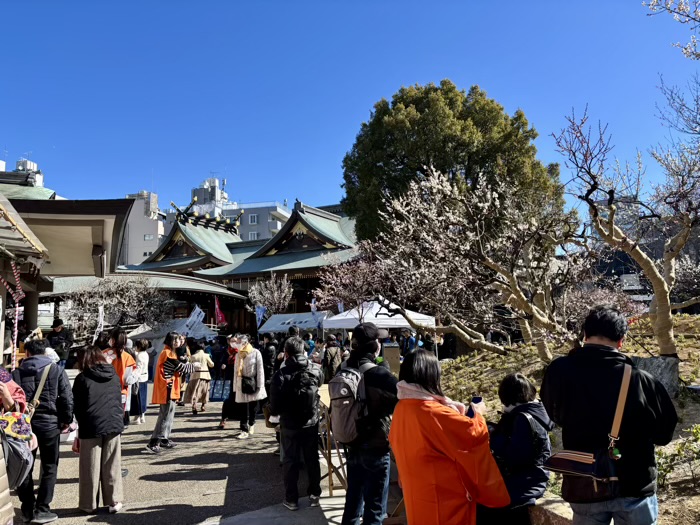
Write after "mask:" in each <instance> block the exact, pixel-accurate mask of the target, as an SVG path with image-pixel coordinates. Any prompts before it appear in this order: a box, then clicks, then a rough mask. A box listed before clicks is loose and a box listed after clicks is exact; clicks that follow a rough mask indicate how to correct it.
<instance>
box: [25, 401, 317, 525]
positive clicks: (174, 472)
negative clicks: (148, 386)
mask: <svg viewBox="0 0 700 525" xmlns="http://www.w3.org/2000/svg"><path fill="white" fill-rule="evenodd" d="M177 410H178V411H177V415H176V417H175V425H174V430H173V434H172V439H173V441H175V442H176V443H178V444H179V446H178V447H177V448H176V449H174V450H171V451H167V452H163V453H161V454H160V455H158V456H154V455H151V454H147V453H146V452H145V451H144V447H145V445H146V443H147V442H148V438H149V437H150V434H151V431H152V429H153V425H154V424H155V419H156V416H155V415H154V413H155V412H154V410H150V411H149V414H148V415H147V416H146V424H145V425H139V426H135V425H131V426H130V427H129V428H128V429H127V430H126V431H125V433H124V434H123V437H122V467H123V468H126V469H128V470H129V474H128V476H127V477H126V478H125V480H124V481H125V484H124V485H125V486H124V490H125V508H124V510H123V511H122V512H121V513H119V514H115V515H110V514H108V513H107V511H106V509H102V510H101V511H100V512H99V513H98V514H96V515H90V516H88V515H85V514H83V513H81V512H80V511H78V510H77V506H78V457H77V455H76V454H74V453H73V452H72V451H71V450H70V445H68V444H64V445H62V450H61V461H60V464H59V468H58V483H57V484H56V494H55V496H54V501H53V505H52V509H53V510H54V511H55V512H56V513H57V514H58V515H59V518H60V519H59V521H58V523H61V524H65V525H78V524H86V523H109V524H114V525H121V524H123V525H127V524H128V525H140V524H153V523H168V524H170V525H189V524H198V523H202V522H204V521H207V520H211V519H213V518H219V517H227V516H235V515H237V514H242V513H244V512H249V511H253V510H258V509H261V508H263V507H266V506H269V505H275V504H279V503H281V502H282V499H283V496H284V489H283V484H282V469H281V467H280V466H279V457H278V456H275V455H273V451H274V450H275V449H276V448H277V442H276V441H275V435H274V431H273V430H272V429H268V428H265V424H264V421H262V420H260V419H259V420H258V423H257V424H256V425H255V430H256V433H255V435H254V436H251V437H250V438H249V439H247V440H238V439H236V438H235V436H236V435H237V434H238V430H237V428H238V424H237V423H229V425H228V426H229V428H230V429H228V430H223V431H222V430H218V429H217V428H216V425H217V424H218V422H219V414H220V410H221V403H212V404H211V405H210V406H209V407H208V411H207V412H206V413H200V414H198V415H196V416H194V415H192V414H191V412H190V411H189V410H186V409H185V407H178V409H177ZM38 474H39V466H38V465H36V466H35V469H34V476H35V479H37V477H38ZM303 479H304V478H303V473H302V480H303ZM300 488H302V489H303V485H302V486H301V487H300ZM13 499H14V502H15V506H16V508H17V509H19V500H18V499H17V498H16V497H14V498H13ZM20 519H21V516H20V514H19V510H17V520H16V522H17V523H21V521H20Z"/></svg>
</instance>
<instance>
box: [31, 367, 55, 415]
mask: <svg viewBox="0 0 700 525" xmlns="http://www.w3.org/2000/svg"><path fill="white" fill-rule="evenodd" d="M52 366H53V365H51V364H49V365H47V366H46V368H44V371H43V372H42V374H41V381H39V386H38V387H37V389H36V392H34V399H32V404H33V405H34V406H38V405H39V397H41V393H42V392H43V391H44V385H46V380H47V379H48V377H49V372H51V367H52Z"/></svg>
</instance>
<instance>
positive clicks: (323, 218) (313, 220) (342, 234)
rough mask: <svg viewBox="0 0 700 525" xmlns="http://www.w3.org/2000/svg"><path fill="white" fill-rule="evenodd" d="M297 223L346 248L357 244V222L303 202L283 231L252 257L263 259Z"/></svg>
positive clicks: (299, 203)
mask: <svg viewBox="0 0 700 525" xmlns="http://www.w3.org/2000/svg"><path fill="white" fill-rule="evenodd" d="M296 222H301V223H302V224H304V225H306V226H307V227H308V228H309V229H310V230H312V231H313V232H315V233H316V234H317V235H319V236H320V237H322V238H324V239H326V240H328V241H330V242H331V243H333V244H336V245H338V246H340V247H344V248H352V247H353V246H355V243H356V242H357V241H356V239H355V221H354V219H349V218H347V217H339V216H337V215H333V214H332V213H329V212H327V211H323V210H319V209H318V208H312V207H311V206H305V205H304V204H302V203H301V202H298V201H297V203H296V204H295V205H294V211H293V212H292V216H291V217H290V218H289V219H288V220H287V222H286V223H285V225H284V226H283V227H282V229H281V230H280V231H279V232H277V235H275V236H274V237H273V238H272V239H270V240H269V241H268V242H267V244H265V245H264V246H263V247H262V248H260V249H259V250H258V251H257V252H256V253H254V254H253V255H252V257H262V256H264V255H265V254H266V253H268V252H269V251H270V250H271V249H272V248H274V246H275V245H276V244H277V242H278V240H279V239H281V238H284V237H285V236H286V235H287V232H288V231H289V230H290V229H292V228H293V227H294V225H295V224H296Z"/></svg>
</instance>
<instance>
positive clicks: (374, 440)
mask: <svg viewBox="0 0 700 525" xmlns="http://www.w3.org/2000/svg"><path fill="white" fill-rule="evenodd" d="M365 363H374V355H373V354H360V353H357V352H355V351H353V352H350V358H349V359H348V360H347V362H346V365H345V366H348V367H351V368H357V369H358V370H359V368H360V367H361V366H362V365H364V364H365ZM375 364H376V363H375ZM363 377H364V384H365V393H366V396H367V416H366V417H364V418H362V419H361V420H360V421H358V424H357V427H358V431H359V434H360V436H359V437H358V438H357V439H356V440H355V441H354V442H353V443H352V444H351V447H358V448H362V449H371V450H375V451H377V452H382V453H383V452H389V430H390V428H391V415H392V414H393V413H394V408H395V407H396V403H398V401H399V399H398V397H397V390H396V385H397V384H398V379H397V378H396V376H394V375H393V374H392V373H391V372H390V371H389V370H388V369H387V368H385V367H383V366H375V367H373V368H370V369H369V370H367V371H366V372H365V373H364V374H363Z"/></svg>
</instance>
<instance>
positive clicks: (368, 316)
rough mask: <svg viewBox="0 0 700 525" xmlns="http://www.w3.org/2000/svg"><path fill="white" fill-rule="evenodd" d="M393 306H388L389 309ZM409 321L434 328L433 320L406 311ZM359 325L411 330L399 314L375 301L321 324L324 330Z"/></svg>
mask: <svg viewBox="0 0 700 525" xmlns="http://www.w3.org/2000/svg"><path fill="white" fill-rule="evenodd" d="M392 306H394V305H390V308H391V307H392ZM406 313H407V314H408V315H409V316H410V317H411V319H412V320H413V321H414V322H416V323H418V324H421V325H424V326H429V327H434V326H435V318H434V317H431V316H429V315H424V314H419V313H418V312H412V311H410V310H406ZM360 323H374V324H375V325H377V328H386V329H392V328H409V329H410V328H411V325H410V324H408V321H406V318H405V317H404V316H403V315H400V314H392V313H391V312H389V310H387V309H386V308H385V307H383V306H382V305H381V304H379V303H378V302H377V301H371V302H366V303H363V304H362V305H361V306H358V307H357V308H353V309H352V310H348V311H347V312H343V313H342V314H338V315H336V316H333V317H331V318H329V319H326V320H325V321H324V322H323V329H324V330H352V329H353V328H355V327H356V326H357V325H358V324H360Z"/></svg>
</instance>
